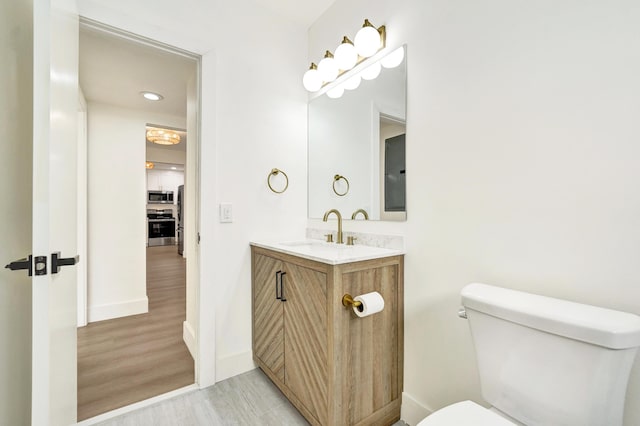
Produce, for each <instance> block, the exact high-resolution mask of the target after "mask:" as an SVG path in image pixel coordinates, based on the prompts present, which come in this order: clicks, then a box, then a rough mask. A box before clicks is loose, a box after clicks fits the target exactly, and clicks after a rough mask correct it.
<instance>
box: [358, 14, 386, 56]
mask: <svg viewBox="0 0 640 426" xmlns="http://www.w3.org/2000/svg"><path fill="white" fill-rule="evenodd" d="M353 42H354V46H355V48H356V51H357V52H358V55H360V56H362V57H363V58H368V57H369V56H373V55H374V54H375V53H376V52H377V51H378V49H380V44H381V39H380V33H379V32H378V30H377V29H376V28H374V27H373V26H372V25H371V23H370V22H369V21H368V20H365V21H364V26H363V27H362V28H360V31H358V33H357V34H356V37H355V39H354V40H353Z"/></svg>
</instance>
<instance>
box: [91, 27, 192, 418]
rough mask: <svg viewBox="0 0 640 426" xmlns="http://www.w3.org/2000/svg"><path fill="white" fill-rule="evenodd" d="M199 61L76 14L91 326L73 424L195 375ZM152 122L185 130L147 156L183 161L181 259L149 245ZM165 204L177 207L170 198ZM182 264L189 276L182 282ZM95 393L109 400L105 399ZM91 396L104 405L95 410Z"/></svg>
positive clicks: (174, 250) (170, 251)
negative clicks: (151, 95) (148, 134)
mask: <svg viewBox="0 0 640 426" xmlns="http://www.w3.org/2000/svg"><path fill="white" fill-rule="evenodd" d="M199 61H200V60H199V57H197V56H195V55H192V54H190V53H188V52H183V51H180V50H179V49H173V48H171V47H168V46H164V45H160V44H157V43H154V42H152V41H149V40H146V39H142V38H139V37H136V36H133V35H131V34H127V33H123V32H121V31H119V30H115V29H113V28H109V27H105V26H103V25H101V24H98V23H95V22H92V21H89V20H85V19H81V25H80V85H81V89H82V92H83V94H84V96H85V98H86V109H87V116H88V125H87V141H88V142H87V145H88V149H87V151H88V154H87V164H88V167H87V176H88V179H87V180H88V182H89V184H88V190H87V193H88V196H87V199H88V202H87V211H88V226H87V228H88V229H87V242H88V244H87V251H88V256H87V259H88V262H87V263H88V273H87V278H86V280H83V283H82V284H81V285H83V286H84V288H85V290H86V303H84V305H83V307H84V309H85V310H86V318H87V322H88V323H89V324H88V326H87V327H85V328H83V329H79V331H78V338H79V341H78V404H79V409H78V419H79V420H84V419H86V418H89V417H93V416H95V415H97V414H101V413H104V412H105V411H110V410H113V409H115V408H119V407H122V406H124V405H128V404H131V403H133V402H137V401H141V400H144V399H148V398H150V397H153V396H157V395H159V394H162V393H166V392H168V391H171V390H175V389H177V388H180V387H183V386H187V385H190V384H193V383H194V381H195V379H196V378H195V375H194V371H195V366H194V364H195V365H197V359H195V362H194V358H196V353H195V350H194V349H195V342H196V341H197V338H196V333H195V332H193V330H194V328H196V327H194V326H192V325H190V324H189V316H190V315H191V318H192V319H193V318H197V312H195V310H196V309H197V303H196V302H197V300H195V298H196V297H197V291H194V289H197V287H198V285H199V284H198V274H197V271H198V267H197V265H198V250H197V242H196V241H195V235H197V229H198V217H197V214H196V212H197V205H198V176H199V173H198V170H197V167H198V165H197V161H196V159H197V151H198V140H199V138H198V129H197V126H196V123H197V119H196V117H197V114H198V111H197V105H198V101H197V98H198V90H199V88H198V73H199V66H200V65H199V64H200V62H199ZM144 91H155V92H159V94H160V97H161V101H159V102H153V101H149V100H147V99H145V98H143V96H142V93H141V92H144ZM149 123H162V124H163V125H166V126H168V127H174V128H181V129H186V131H187V132H186V133H188V134H189V137H188V138H183V144H182V147H178V146H176V147H174V149H173V150H172V149H171V148H168V149H165V150H160V151H158V152H156V153H155V155H156V157H154V158H153V159H155V161H157V162H162V161H164V162H165V163H172V164H178V163H179V161H177V162H176V161H175V158H176V155H177V156H178V157H180V155H181V156H182V158H183V161H182V165H183V167H184V169H185V170H184V174H185V182H184V185H185V188H186V194H185V197H184V198H185V207H186V209H185V210H186V214H185V216H186V219H187V220H186V229H185V250H184V255H185V256H184V257H183V256H182V255H178V253H177V245H172V246H171V245H163V246H161V247H153V250H154V251H153V253H151V254H149V253H148V251H149V249H150V248H149V247H148V235H147V232H148V218H147V211H148V204H147V203H148V198H147V195H148V182H147V179H146V169H145V163H146V161H147V160H148V157H147V149H146V147H145V142H143V141H144V140H145V129H146V126H147V125H148V124H149ZM176 145H179V144H176ZM185 146H186V149H185V148H184V147H185ZM164 207H169V206H164ZM170 209H173V210H175V201H174V203H173V206H171V207H169V210H170ZM187 269H189V270H190V271H195V272H196V273H195V274H194V273H191V274H189V279H188V280H187V278H186V276H187V274H186V270H187ZM79 293H81V292H79ZM166 321H169V323H167V322H166ZM192 322H193V321H192ZM80 325H82V324H80ZM81 339H84V340H81ZM118 351H120V352H118ZM81 352H82V353H81ZM110 356H111V358H110ZM116 371H118V373H116ZM157 373H162V374H161V375H159V376H158V375H157ZM118 374H119V375H121V376H122V377H123V379H122V380H120V381H118V380H117V377H116V376H117V375H118ZM110 380H111V381H110ZM103 391H109V392H110V393H111V394H112V395H115V398H114V399H112V400H110V401H109V400H108V398H107V397H105V396H104V395H101V394H100V392H103ZM125 394H128V396H126V397H125ZM95 401H102V402H103V404H102V405H100V406H96V404H94V402H95ZM82 404H84V408H82V409H81V407H80V406H81V405H82Z"/></svg>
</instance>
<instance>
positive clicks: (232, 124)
mask: <svg viewBox="0 0 640 426" xmlns="http://www.w3.org/2000/svg"><path fill="white" fill-rule="evenodd" d="M217 22H218V25H217V26H216V28H217V30H218V33H217V37H216V38H217V39H218V40H224V39H225V37H227V38H228V36H229V34H233V35H234V43H226V42H225V43H221V44H220V46H218V48H217V49H216V78H215V94H216V103H217V108H216V126H215V129H216V133H215V140H216V145H215V153H214V152H212V148H213V146H212V145H211V144H208V143H207V142H208V140H207V139H206V138H204V139H203V140H202V216H201V222H202V236H203V239H204V240H203V245H202V248H203V251H202V253H201V255H202V257H201V260H202V263H203V264H206V263H207V262H210V261H214V265H215V266H216V267H214V268H211V267H208V268H207V273H205V272H204V271H203V273H202V274H201V279H203V284H205V285H213V289H214V291H213V293H212V294H211V296H210V297H211V298H210V299H208V298H203V297H202V295H201V299H200V302H201V307H203V308H202V309H206V308H204V307H206V306H207V305H206V301H207V300H216V319H215V322H216V330H215V333H216V356H217V364H216V367H217V372H216V377H217V380H221V379H224V378H226V377H229V376H231V375H234V374H237V373H240V372H242V371H246V370H247V369H248V368H251V367H253V361H252V355H251V312H250V311H251V310H250V309H248V306H249V305H248V303H250V301H251V265H250V250H249V242H250V241H251V240H253V239H264V238H266V239H276V240H279V239H290V238H302V237H303V236H304V231H305V224H306V219H305V218H306V182H307V167H306V157H307V146H306V112H307V108H306V93H305V91H304V88H303V87H302V83H301V77H300V73H299V70H301V69H302V70H304V68H305V62H306V60H305V51H306V35H305V31H304V29H303V28H301V27H298V26H295V25H293V24H290V23H288V22H286V21H285V20H282V19H278V18H276V17H274V16H272V15H271V14H270V13H269V12H268V11H267V10H264V9H263V8H262V7H260V6H257V5H256V6H251V7H248V6H247V5H242V4H240V2H228V4H225V7H224V8H222V10H220V15H219V16H218V18H217ZM249 28H250V29H251V31H245V30H246V29H249ZM284 46H286V48H283V47H284ZM203 136H205V135H204V134H203ZM212 158H215V183H216V186H215V187H212V186H210V185H208V184H207V183H208V179H207V177H206V176H207V174H206V173H208V172H210V171H211V170H209V169H210V167H209V165H210V164H211V163H210V161H211V159H212ZM274 167H277V168H279V169H282V170H283V171H285V172H286V173H287V175H288V176H289V188H288V189H287V191H286V192H284V193H283V194H280V195H278V194H274V193H273V192H271V191H270V190H269V188H268V186H267V176H268V174H269V172H270V171H271V169H272V168H274ZM220 202H230V203H232V204H233V216H234V222H233V223H231V224H220V223H218V204H219V203H220ZM205 241H206V242H212V243H213V244H212V245H211V247H212V249H213V250H210V251H206V252H205ZM209 271H211V273H209ZM202 309H201V314H202V313H203V312H202Z"/></svg>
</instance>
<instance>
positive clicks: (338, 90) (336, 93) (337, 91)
mask: <svg viewBox="0 0 640 426" xmlns="http://www.w3.org/2000/svg"><path fill="white" fill-rule="evenodd" d="M343 94H344V86H343V85H338V86H336V87H334V88H333V89H330V90H328V91H327V96H328V97H330V98H331V99H338V98H339V97H340V96H342V95H343Z"/></svg>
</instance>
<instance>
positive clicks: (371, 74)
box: [360, 62, 382, 80]
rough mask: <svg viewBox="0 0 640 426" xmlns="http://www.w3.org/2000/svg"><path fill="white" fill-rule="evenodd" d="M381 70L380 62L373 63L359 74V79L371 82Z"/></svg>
mask: <svg viewBox="0 0 640 426" xmlns="http://www.w3.org/2000/svg"><path fill="white" fill-rule="evenodd" d="M381 70H382V66H381V65H380V62H374V63H373V64H371V65H369V66H368V67H367V68H365V69H363V70H362V71H361V72H360V77H362V78H363V79H364V80H373V79H375V78H376V77H378V76H379V75H380V71H381Z"/></svg>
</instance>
